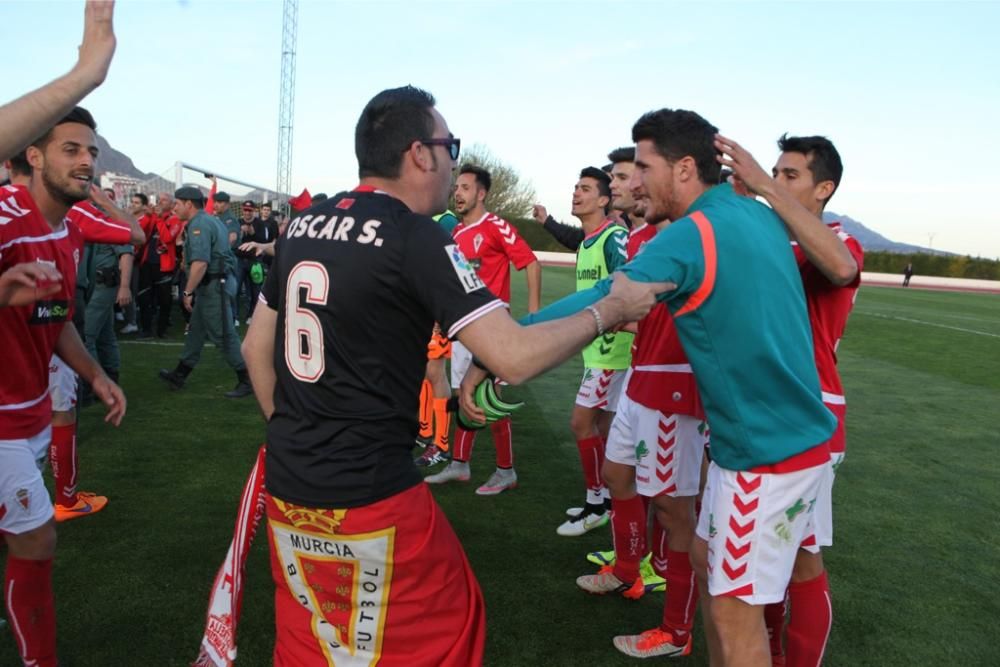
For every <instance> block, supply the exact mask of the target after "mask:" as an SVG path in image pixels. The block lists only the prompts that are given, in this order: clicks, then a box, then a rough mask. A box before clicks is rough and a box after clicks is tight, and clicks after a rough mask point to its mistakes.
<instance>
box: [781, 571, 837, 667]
mask: <svg viewBox="0 0 1000 667" xmlns="http://www.w3.org/2000/svg"><path fill="white" fill-rule="evenodd" d="M788 603H789V605H790V606H791V608H792V615H791V618H790V619H789V621H788V649H787V651H786V652H785V653H786V662H785V664H787V665H788V667H807V666H808V667H816V666H817V665H819V664H821V663H822V662H823V653H824V652H825V651H826V640H827V639H829V638H830V628H831V627H832V626H833V606H832V605H831V604H830V582H829V581H828V580H827V578H826V572H823V574H821V575H819V576H818V577H816V578H814V579H810V580H809V581H800V582H798V583H794V582H793V583H791V584H789V586H788Z"/></svg>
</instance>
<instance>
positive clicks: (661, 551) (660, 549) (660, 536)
mask: <svg viewBox="0 0 1000 667" xmlns="http://www.w3.org/2000/svg"><path fill="white" fill-rule="evenodd" d="M649 548H650V551H652V552H653V560H652V565H653V572H656V574H658V575H660V576H661V577H663V578H664V579H666V578H667V531H666V530H664V529H663V526H661V525H660V522H659V521H658V520H657V519H656V517H655V516H654V517H653V536H652V537H651V538H650V544H649Z"/></svg>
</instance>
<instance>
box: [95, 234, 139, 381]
mask: <svg viewBox="0 0 1000 667" xmlns="http://www.w3.org/2000/svg"><path fill="white" fill-rule="evenodd" d="M132 253H133V248H132V246H131V245H128V244H126V245H109V244H107V243H97V244H93V245H88V246H87V249H86V252H85V254H84V266H85V269H86V270H85V271H84V272H82V273H84V275H86V276H87V280H88V283H89V287H90V289H89V292H90V297H89V299H88V300H87V307H86V311H85V316H84V342H85V345H86V346H87V351H88V352H90V356H92V357H94V358H95V359H97V360H98V362H100V364H101V368H103V369H104V371H105V372H106V373H107V374H108V377H110V378H111V379H112V380H114V381H115V382H118V376H119V372H120V370H121V354H119V352H118V338H117V337H116V336H115V326H114V325H115V304H116V303H117V304H118V305H120V306H125V305H128V304H129V303H131V301H132V291H131V289H130V288H129V286H130V284H131V283H130V282H129V281H130V280H131V275H132Z"/></svg>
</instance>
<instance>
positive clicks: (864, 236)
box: [823, 211, 955, 255]
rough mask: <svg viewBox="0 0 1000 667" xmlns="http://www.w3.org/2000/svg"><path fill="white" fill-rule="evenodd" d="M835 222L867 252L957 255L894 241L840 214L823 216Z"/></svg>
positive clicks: (824, 220) (829, 212) (825, 219)
mask: <svg viewBox="0 0 1000 667" xmlns="http://www.w3.org/2000/svg"><path fill="white" fill-rule="evenodd" d="M835 221H836V222H840V223H841V224H842V225H843V226H844V229H845V230H846V231H847V233H848V234H850V235H851V236H853V237H854V238H856V239H857V240H858V242H859V243H860V244H861V247H862V248H864V249H865V250H873V251H874V250H884V251H886V252H895V253H900V254H908V253H916V252H922V253H925V254H928V255H954V254H955V253H953V252H946V251H944V250H934V249H933V248H924V247H923V246H918V245H911V244H909V243H899V242H897V241H892V240H890V239H887V238H886V237H884V236H882V235H881V234H879V233H878V232H876V231H873V230H871V229H868V228H867V227H865V226H864V225H863V224H862V223H860V222H858V221H857V220H855V219H854V218H852V217H851V216H849V215H841V214H840V213H834V212H833V211H827V212H826V213H824V214H823V222H835Z"/></svg>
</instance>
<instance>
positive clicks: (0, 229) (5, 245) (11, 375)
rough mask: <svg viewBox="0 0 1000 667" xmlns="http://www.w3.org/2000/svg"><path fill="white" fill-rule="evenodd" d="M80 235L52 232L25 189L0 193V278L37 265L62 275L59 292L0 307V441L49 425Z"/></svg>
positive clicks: (70, 230)
mask: <svg viewBox="0 0 1000 667" xmlns="http://www.w3.org/2000/svg"><path fill="white" fill-rule="evenodd" d="M82 250H83V234H82V233H81V232H80V230H79V228H78V227H77V226H76V225H75V224H73V223H72V222H66V223H65V224H64V225H63V226H62V228H61V229H58V230H53V229H52V226H51V225H49V223H48V221H47V220H46V219H45V218H44V216H42V214H41V212H39V210H38V207H37V206H36V204H35V201H34V200H33V199H32V198H31V195H30V194H29V193H28V190H27V188H25V187H23V186H12V185H8V186H5V187H3V188H0V273H2V272H4V271H7V270H8V269H10V268H11V267H13V266H14V265H16V264H23V263H25V262H41V263H45V264H49V265H51V266H54V267H55V268H56V269H57V270H58V271H59V272H60V273H61V274H62V282H61V284H60V289H59V291H58V292H57V293H56V294H53V295H51V296H49V297H46V298H45V299H42V300H40V301H36V302H35V303H33V304H31V305H28V306H10V307H7V308H0V364H2V365H3V369H4V375H3V377H4V379H3V381H0V439H3V440H12V439H17V438H28V437H31V436H33V435H37V434H38V433H40V432H41V431H42V430H43V429H44V428H45V427H46V426H47V425H48V424H49V423H50V422H51V420H52V405H51V401H50V400H49V360H50V359H51V358H52V354H53V352H54V351H55V347H56V341H58V340H59V334H60V333H62V328H63V326H64V325H65V323H66V322H68V321H69V320H71V319H72V317H73V299H74V296H75V292H76V269H77V266H78V265H79V263H80V255H81V251H82Z"/></svg>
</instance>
